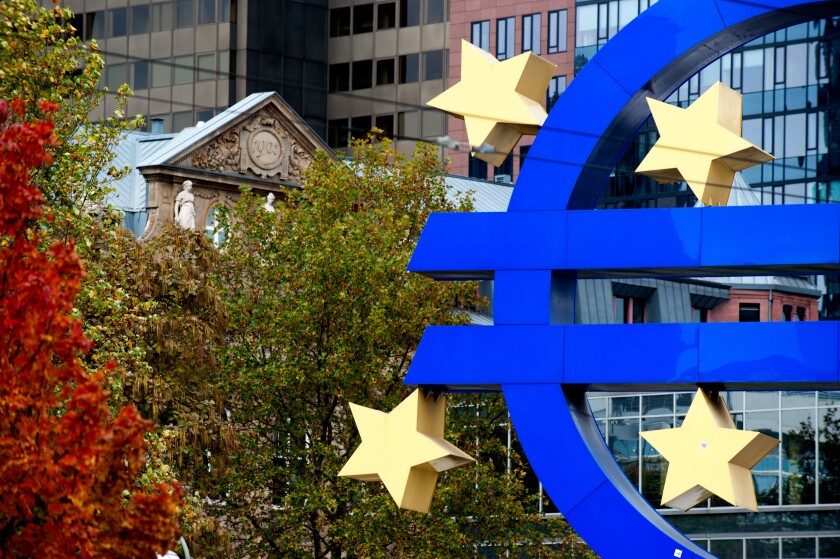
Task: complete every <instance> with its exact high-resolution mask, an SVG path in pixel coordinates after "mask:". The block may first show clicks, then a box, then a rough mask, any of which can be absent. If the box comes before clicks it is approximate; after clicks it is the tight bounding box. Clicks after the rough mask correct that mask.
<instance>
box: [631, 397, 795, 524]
mask: <svg viewBox="0 0 840 559" xmlns="http://www.w3.org/2000/svg"><path fill="white" fill-rule="evenodd" d="M642 438H643V439H645V440H646V441H647V442H648V443H650V444H651V445H652V446H653V447H654V448H655V449H656V450H657V451H658V452H659V453H660V454H661V455H662V457H663V458H665V460H667V461H668V473H667V474H666V476H665V488H664V489H663V491H662V505H663V506H668V507H673V508H676V509H680V510H683V511H685V510H688V509H690V508H692V507H694V506H696V505H698V504H700V503H702V502H703V501H705V500H706V499H708V498H709V497H711V496H712V495H717V496H718V497H720V498H722V499H724V500H725V501H727V502H729V503H731V504H733V505H735V506H739V507H743V508H746V509H749V510H751V511H753V512H758V504H757V502H756V498H755V489H754V487H753V481H752V474H751V473H750V470H751V469H752V468H753V467H754V466H755V465H756V464H758V462H760V461H761V459H762V458H764V457H765V456H767V454H769V453H770V452H771V451H772V450H773V449H774V448H776V446H777V445H778V444H779V443H780V441H779V440H777V439H774V438H772V437H768V436H766V435H763V434H761V433H758V432H755V431H741V430H739V429H737V428H736V427H735V424H734V423H733V421H732V416H731V415H729V410H728V409H727V407H726V402H724V401H723V399H722V398H721V397H720V396H719V395H718V394H717V393H712V392H709V391H706V390H703V389H699V390H698V391H697V394H696V396H695V397H694V401H693V402H692V403H691V407H690V408H689V409H688V413H687V414H686V416H685V420H684V421H683V424H682V426H681V427H678V428H675V429H662V430H659V431H646V432H644V433H642Z"/></svg>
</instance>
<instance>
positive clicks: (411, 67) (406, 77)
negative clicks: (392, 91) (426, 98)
mask: <svg viewBox="0 0 840 559" xmlns="http://www.w3.org/2000/svg"><path fill="white" fill-rule="evenodd" d="M419 79H420V55H419V54H417V53H414V54H404V55H402V56H400V83H414V82H416V81H418V80H419Z"/></svg>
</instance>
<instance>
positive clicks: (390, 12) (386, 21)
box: [376, 2, 397, 29]
mask: <svg viewBox="0 0 840 559" xmlns="http://www.w3.org/2000/svg"><path fill="white" fill-rule="evenodd" d="M396 26H397V4H396V3H395V2H387V3H385V4H377V5H376V28H377V29H392V28H394V27H396Z"/></svg>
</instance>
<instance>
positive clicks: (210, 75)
mask: <svg viewBox="0 0 840 559" xmlns="http://www.w3.org/2000/svg"><path fill="white" fill-rule="evenodd" d="M195 58H196V65H195V66H196V68H197V69H198V75H197V77H196V79H197V80H198V81H204V80H212V79H214V78H215V77H216V53H214V52H210V53H207V54H199V55H198V56H196V57H195Z"/></svg>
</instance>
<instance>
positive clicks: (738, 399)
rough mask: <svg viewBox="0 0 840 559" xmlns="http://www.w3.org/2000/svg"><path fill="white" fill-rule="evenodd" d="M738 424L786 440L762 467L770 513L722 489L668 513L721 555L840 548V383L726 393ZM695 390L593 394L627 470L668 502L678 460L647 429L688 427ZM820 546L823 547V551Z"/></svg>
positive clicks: (653, 497)
mask: <svg viewBox="0 0 840 559" xmlns="http://www.w3.org/2000/svg"><path fill="white" fill-rule="evenodd" d="M722 395H723V396H724V398H725V400H726V403H727V406H728V407H729V411H730V412H731V413H732V417H733V420H734V421H735V425H736V426H737V427H738V428H743V429H748V430H752V431H759V432H761V433H764V434H766V435H768V436H771V437H774V438H779V439H781V441H782V444H781V445H780V446H779V447H778V448H777V449H776V450H774V451H773V452H772V453H771V454H770V455H768V456H767V457H766V458H764V459H763V460H762V461H761V462H759V463H758V465H757V466H756V467H755V468H754V469H753V483H754V486H755V489H756V495H757V497H758V502H759V505H760V506H761V509H760V512H759V513H757V514H754V513H747V512H741V511H742V509H738V508H735V507H732V506H730V505H729V504H728V503H726V502H725V501H722V500H721V499H718V498H716V497H713V498H711V499H709V500H708V501H707V502H706V503H705V505H700V506H698V507H696V508H695V509H693V510H692V511H691V512H689V513H678V512H676V511H672V510H670V509H663V510H660V512H661V513H662V514H663V515H664V516H665V518H666V519H667V520H669V521H670V522H671V523H672V524H674V525H675V526H676V527H678V528H679V529H680V530H682V531H683V532H684V533H686V534H687V535H688V536H689V537H691V538H692V539H694V540H695V541H697V542H698V543H699V544H700V545H701V546H704V547H706V548H707V549H709V550H710V551H712V552H713V553H716V554H718V555H719V556H720V557H721V558H729V557H733V558H735V557H737V558H738V559H742V558H764V557H773V558H776V557H820V558H824V557H840V547H838V543H840V532H838V530H840V493H838V484H840V392H815V391H808V392H726V393H723V394H722ZM693 396H694V395H693V393H691V392H679V393H665V394H657V393H651V394H615V395H607V394H592V395H591V396H590V398H589V401H590V406H591V407H592V411H593V414H594V415H595V417H596V418H597V422H598V427H599V428H600V430H601V434H602V435H603V437H604V440H605V441H606V443H607V446H609V448H610V450H611V451H612V453H613V455H614V456H615V459H616V461H617V462H618V464H619V465H620V466H621V468H622V469H623V470H624V473H625V474H626V475H627V477H628V478H629V479H630V481H631V482H633V484H634V485H636V487H638V488H639V491H640V492H641V493H642V495H643V496H644V497H645V498H646V499H647V500H648V501H649V502H650V503H651V505H653V506H654V507H658V505H659V498H660V497H661V495H662V488H663V485H664V483H665V474H666V473H667V470H668V465H667V462H666V461H665V460H663V458H662V457H661V456H660V455H659V454H658V453H657V452H656V450H655V449H654V448H653V447H651V445H649V444H648V443H647V442H645V441H644V440H643V439H642V438H641V436H640V435H639V433H640V432H641V431H652V430H657V429H668V428H672V427H679V426H680V425H681V424H682V421H683V420H684V419H685V414H686V412H687V411H688V408H689V406H690V405H691V401H692V398H693ZM817 550H819V554H817Z"/></svg>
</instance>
